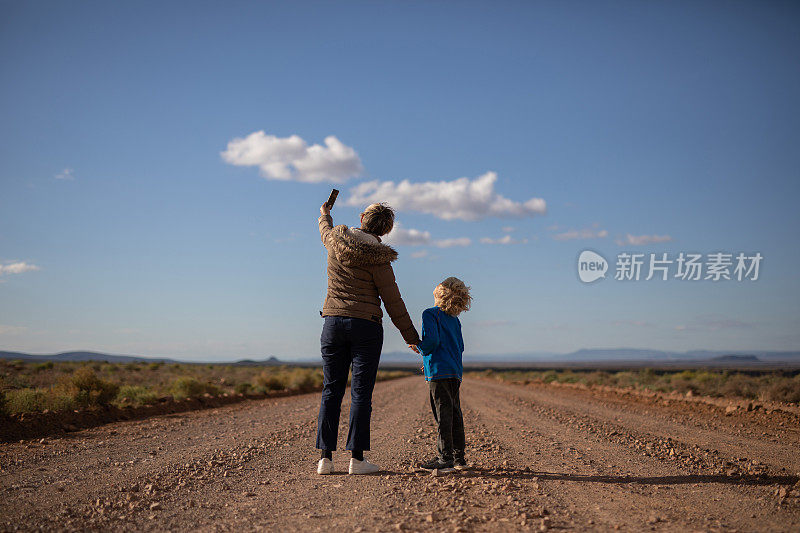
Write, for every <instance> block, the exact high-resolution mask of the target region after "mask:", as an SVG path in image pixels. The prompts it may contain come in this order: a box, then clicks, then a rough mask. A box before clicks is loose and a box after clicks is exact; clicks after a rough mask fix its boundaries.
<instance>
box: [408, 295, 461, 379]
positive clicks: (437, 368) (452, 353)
mask: <svg viewBox="0 0 800 533" xmlns="http://www.w3.org/2000/svg"><path fill="white" fill-rule="evenodd" d="M417 348H419V352H420V353H421V354H422V364H423V368H424V370H425V380H426V381H431V380H437V379H446V378H458V379H459V380H460V379H461V375H462V374H463V366H462V363H461V356H462V354H463V353H464V339H463V338H462V337H461V321H459V320H458V317H455V316H450V315H448V314H447V313H445V312H444V311H442V310H441V309H439V308H438V307H431V308H430V309H426V310H425V311H423V312H422V342H420V343H419V344H418V345H417Z"/></svg>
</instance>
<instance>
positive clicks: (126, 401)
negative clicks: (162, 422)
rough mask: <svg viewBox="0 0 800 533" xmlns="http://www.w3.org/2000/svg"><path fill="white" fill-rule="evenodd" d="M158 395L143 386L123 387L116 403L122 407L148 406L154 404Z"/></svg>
mask: <svg viewBox="0 0 800 533" xmlns="http://www.w3.org/2000/svg"><path fill="white" fill-rule="evenodd" d="M156 398H158V395H157V394H156V393H155V392H153V391H151V390H150V389H149V388H148V387H144V386H142V385H123V386H122V387H120V388H119V392H118V393H117V399H116V403H118V404H120V405H147V404H150V403H153V402H155V401H156Z"/></svg>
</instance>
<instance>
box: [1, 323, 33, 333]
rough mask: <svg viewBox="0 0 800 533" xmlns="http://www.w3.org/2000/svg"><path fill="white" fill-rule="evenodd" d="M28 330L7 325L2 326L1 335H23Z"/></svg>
mask: <svg viewBox="0 0 800 533" xmlns="http://www.w3.org/2000/svg"><path fill="white" fill-rule="evenodd" d="M26 329H27V328H24V327H22V326H9V325H5V324H0V335H16V334H18V333H22V332H23V331H25V330H26Z"/></svg>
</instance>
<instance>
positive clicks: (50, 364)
mask: <svg viewBox="0 0 800 533" xmlns="http://www.w3.org/2000/svg"><path fill="white" fill-rule="evenodd" d="M51 368H53V362H52V361H45V362H44V363H36V364H35V365H33V371H34V372H41V371H43V370H50V369H51Z"/></svg>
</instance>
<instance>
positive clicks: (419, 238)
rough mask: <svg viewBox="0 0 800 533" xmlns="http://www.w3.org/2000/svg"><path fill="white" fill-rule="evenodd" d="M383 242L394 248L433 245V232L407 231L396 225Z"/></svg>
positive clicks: (398, 224)
mask: <svg viewBox="0 0 800 533" xmlns="http://www.w3.org/2000/svg"><path fill="white" fill-rule="evenodd" d="M383 242H385V243H386V244H391V245H392V246H423V245H429V244H430V243H431V232H430V231H421V230H418V229H413V228H409V229H406V228H404V227H402V226H401V225H400V223H399V222H398V223H396V224H395V225H394V227H393V228H392V231H390V232H389V234H388V235H386V237H383Z"/></svg>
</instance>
